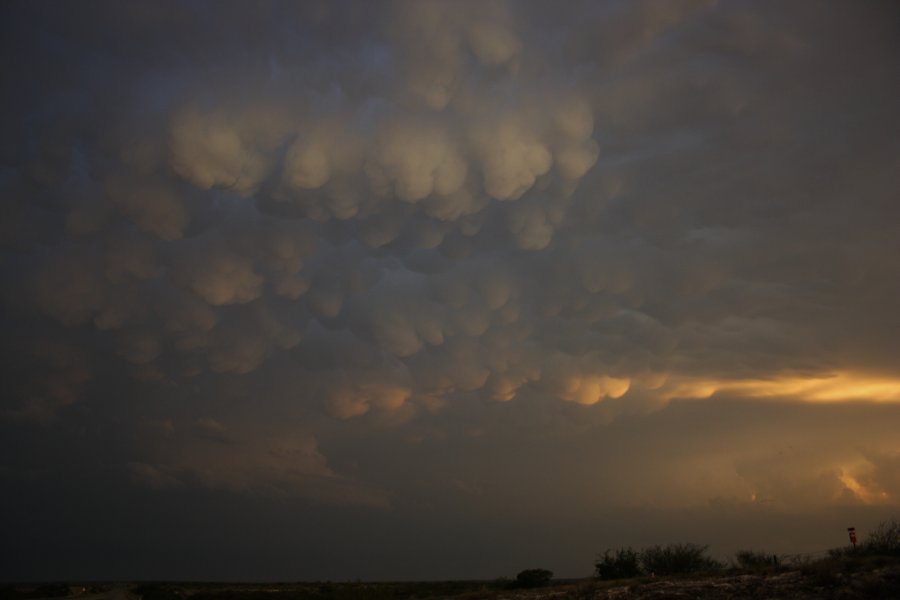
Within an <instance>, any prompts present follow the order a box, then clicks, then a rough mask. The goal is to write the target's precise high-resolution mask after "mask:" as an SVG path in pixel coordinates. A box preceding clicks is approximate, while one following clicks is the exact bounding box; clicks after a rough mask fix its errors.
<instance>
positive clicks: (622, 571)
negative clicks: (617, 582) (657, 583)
mask: <svg viewBox="0 0 900 600" xmlns="http://www.w3.org/2000/svg"><path fill="white" fill-rule="evenodd" d="M594 569H595V571H594V572H595V574H596V576H597V577H598V578H600V579H628V578H631V577H637V576H638V575H640V574H641V564H640V556H639V555H638V553H637V551H636V550H634V549H633V548H619V549H617V550H616V551H615V552H613V551H612V550H609V549H607V550H606V552H604V553H603V556H601V557H599V558H598V559H597V562H595V563H594Z"/></svg>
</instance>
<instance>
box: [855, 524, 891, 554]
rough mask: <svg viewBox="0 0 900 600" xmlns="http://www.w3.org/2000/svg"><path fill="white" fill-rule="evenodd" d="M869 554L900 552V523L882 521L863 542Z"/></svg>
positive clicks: (863, 546) (864, 548)
mask: <svg viewBox="0 0 900 600" xmlns="http://www.w3.org/2000/svg"><path fill="white" fill-rule="evenodd" d="M862 548H863V550H864V551H865V552H866V553H867V554H900V523H898V522H897V521H885V522H883V523H880V524H879V525H878V527H876V528H875V529H874V530H873V531H872V532H871V533H869V536H868V538H867V539H866V540H865V541H864V542H863V544H862Z"/></svg>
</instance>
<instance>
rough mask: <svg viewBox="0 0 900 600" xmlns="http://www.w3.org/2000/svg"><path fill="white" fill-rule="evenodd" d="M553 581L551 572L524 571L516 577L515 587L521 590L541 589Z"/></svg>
mask: <svg viewBox="0 0 900 600" xmlns="http://www.w3.org/2000/svg"><path fill="white" fill-rule="evenodd" d="M551 579H553V571H548V570H547V569H525V570H524V571H522V572H520V573H519V574H518V575H516V585H518V586H519V587H523V588H534V587H542V586H545V585H547V584H549V583H550V580H551Z"/></svg>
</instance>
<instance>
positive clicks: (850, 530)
mask: <svg viewBox="0 0 900 600" xmlns="http://www.w3.org/2000/svg"><path fill="white" fill-rule="evenodd" d="M847 533H849V534H850V543H851V544H853V547H854V548H856V527H848V528H847Z"/></svg>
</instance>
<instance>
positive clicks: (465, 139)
mask: <svg viewBox="0 0 900 600" xmlns="http://www.w3.org/2000/svg"><path fill="white" fill-rule="evenodd" d="M6 12H7V13H8V14H7V15H6V16H7V18H6V19H3V21H4V23H5V29H4V33H5V35H4V36H3V40H4V42H3V43H4V48H6V51H5V52H2V53H0V57H2V58H0V64H2V67H3V72H4V78H5V83H7V84H8V85H7V86H6V88H8V89H10V90H15V93H12V94H5V95H4V96H3V98H2V100H0V119H2V125H3V130H4V131H5V132H8V134H6V135H4V136H3V140H2V142H0V281H2V301H3V307H4V311H3V316H2V325H3V326H4V331H8V332H9V334H8V335H4V338H3V341H2V342H0V349H2V353H3V354H2V355H3V359H4V360H3V361H0V363H2V368H3V369H4V371H3V374H4V377H3V381H4V383H3V393H2V394H0V396H2V400H0V426H2V427H5V428H8V431H7V433H9V435H6V436H0V437H3V438H4V439H8V440H9V441H8V442H5V443H6V444H8V446H4V449H5V450H8V452H4V453H3V454H4V455H8V456H16V457H25V458H16V459H12V458H10V459H8V461H9V465H8V468H7V465H6V464H5V463H3V464H0V467H3V468H7V471H8V472H15V473H20V472H21V473H28V474H35V473H37V474H38V475H34V476H35V477H40V476H41V475H40V473H44V472H47V471H48V470H49V467H47V466H46V465H42V464H36V463H40V461H41V460H42V459H41V458H40V457H43V456H46V455H45V454H42V452H51V450H52V448H55V447H56V446H53V445H52V444H50V445H48V444H46V443H45V441H46V440H44V441H41V440H42V439H43V438H41V436H42V435H45V434H44V433H40V432H45V431H47V430H52V431H53V432H56V433H59V435H60V439H65V440H66V443H67V444H70V445H71V448H72V452H70V453H65V456H63V457H62V459H64V460H72V461H76V460H77V461H80V462H79V463H78V464H79V465H80V468H82V469H89V468H90V466H92V465H96V464H100V462H102V461H106V462H103V465H104V468H108V469H109V472H111V473H118V474H119V475H120V476H121V477H123V478H125V479H127V480H128V481H131V482H133V483H134V484H136V485H137V486H138V487H139V488H140V489H146V490H154V491H155V492H158V493H172V494H176V493H185V494H188V493H190V491H191V490H197V489H202V490H206V491H209V490H213V491H214V492H216V493H218V492H225V493H229V494H234V495H237V496H243V495H249V496H254V497H255V496H259V497H262V498H266V499H269V500H271V499H273V498H281V499H284V498H287V499H292V500H300V501H302V502H301V503H302V504H303V505H304V506H306V504H305V503H312V504H323V505H328V504H335V505H340V506H344V507H348V506H349V507H370V508H371V507H375V508H390V509H391V510H395V511H398V512H400V511H402V510H406V509H408V510H410V511H413V512H415V511H423V512H428V511H429V510H434V511H435V512H434V514H438V513H440V511H441V510H444V511H446V512H447V514H449V513H453V514H456V515H459V514H462V515H463V516H464V517H465V519H469V518H470V517H471V518H472V519H474V520H475V521H477V519H476V518H475V517H478V518H484V519H489V518H494V517H497V516H498V515H501V516H503V517H504V518H513V516H511V515H519V516H521V515H526V516H528V515H535V514H540V515H542V516H546V517H547V522H552V518H551V517H553V516H554V515H552V514H547V511H548V510H549V509H546V508H543V507H552V511H556V512H558V513H566V514H570V513H571V514H577V515H581V516H582V517H584V518H585V519H589V517H591V518H592V515H594V514H595V512H594V511H596V510H597V507H603V508H604V509H612V507H626V508H627V509H628V510H631V509H635V508H636V507H637V508H641V507H643V508H648V507H649V509H653V510H655V509H661V508H671V507H678V508H679V509H685V508H691V507H698V506H701V507H707V508H708V507H711V506H713V505H714V506H717V507H720V508H721V507H723V506H724V507H726V508H727V510H726V509H725V508H722V510H723V511H724V512H723V514H726V513H727V514H731V513H728V510H732V509H734V510H752V511H755V510H758V511H761V512H760V513H758V514H763V513H765V511H767V510H772V511H774V512H777V513H778V514H797V513H798V512H801V511H802V510H805V508H804V507H812V508H809V510H811V511H813V512H816V514H820V513H821V514H824V513H825V512H827V511H828V510H832V509H833V510H839V509H840V510H844V509H846V510H851V509H852V510H855V509H857V508H859V507H867V508H872V509H873V510H874V509H883V508H885V507H887V508H896V506H897V503H898V501H900V500H898V499H900V489H898V482H897V479H896V476H894V473H895V472H896V470H897V469H896V464H897V455H896V453H897V446H896V442H895V440H894V438H893V437H891V434H890V433H889V432H887V429H883V427H885V424H888V425H890V424H896V423H897V413H896V409H897V405H898V403H900V372H898V370H897V365H898V364H900V363H898V357H900V341H898V338H897V336H896V335H895V332H896V331H898V330H900V321H898V319H900V317H898V312H897V310H896V298H898V297H900V264H898V262H897V259H896V258H895V257H897V256H900V232H898V230H897V226H896V224H897V223H898V222H900V214H898V209H897V205H896V202H895V200H896V190H897V188H898V180H897V175H896V173H897V172H898V170H897V166H898V165H897V159H896V157H897V156H898V155H900V142H898V140H900V130H898V123H900V119H898V118H897V106H898V105H900V103H898V98H900V91H898V88H897V85H896V83H895V82H896V80H897V78H896V72H897V59H896V57H897V56H898V54H897V52H896V35H895V33H896V32H895V31H894V30H893V29H892V26H893V24H894V23H896V19H895V17H896V14H895V13H896V9H894V8H893V7H892V6H889V5H888V4H887V3H885V4H866V5H865V6H862V5H858V4H855V3H846V4H838V3H835V4H829V5H827V6H822V7H818V8H817V10H816V11H815V14H814V15H812V14H810V13H809V11H804V10H798V8H797V7H796V6H785V5H782V4H780V3H760V4H753V5H748V6H744V5H735V4H731V3H727V2H726V3H716V2H706V1H702V2H692V1H685V2H681V1H679V2H665V3H659V2H643V1H641V2H629V3H616V2H577V1H572V2H567V3H566V4H565V6H557V5H555V4H553V5H551V3H541V2H503V1H489V2H474V1H471V2H470V1H468V0H466V1H439V0H415V1H397V2H354V1H347V2H337V3H335V2H317V1H310V2H303V3H290V2H283V3H282V2H262V3H260V4H259V5H257V6H254V10H246V7H242V6H241V5H240V4H231V3H223V4H221V5H216V6H214V7H204V6H195V5H180V4H179V5H176V4H174V3H166V2H163V3H162V4H160V3H147V2H131V3H118V2H108V3H104V2H101V3H94V4H91V5H88V6H78V8H77V9H75V8H72V7H69V6H51V5H48V4H45V3H41V2H32V3H27V2H25V3H13V4H11V5H10V7H9V9H8V10H7V11H6ZM700 400H702V401H703V402H699V401H700ZM695 406H702V407H703V408H702V409H699V408H696V409H692V408H691V407H695ZM851 409H852V410H851ZM693 410H695V411H696V412H692V411H693ZM792 411H809V412H805V413H803V415H804V417H808V418H799V417H797V413H794V412H792ZM841 411H844V412H841ZM853 411H859V412H858V413H856V412H853ZM679 415H689V417H690V418H688V417H684V420H683V421H678V419H679V418H680V417H679ZM710 415H713V416H710ZM735 415H740V416H741V418H738V417H735ZM759 415H766V416H767V417H771V419H770V420H769V421H767V422H766V425H767V426H768V427H773V426H772V423H773V422H775V421H778V419H781V418H785V419H787V421H785V422H790V423H791V424H792V427H793V429H792V430H790V431H789V430H787V429H784V430H780V429H779V430H778V431H777V435H776V433H771V432H769V431H767V430H766V429H765V427H762V426H760V425H759V424H758V421H757V419H760V417H759ZM773 415H774V416H773ZM851 417H852V418H853V419H855V420H854V421H853V422H854V423H855V426H856V427H858V428H859V429H860V430H872V431H873V433H870V434H859V438H860V439H861V440H862V441H860V442H859V443H858V444H856V443H855V442H854V443H851V442H850V441H842V442H841V443H839V444H836V443H834V442H833V441H832V440H833V439H834V438H835V437H837V435H836V434H835V427H837V426H836V425H835V423H837V422H839V421H840V420H842V419H848V418H851ZM148 423H150V425H148ZM672 423H677V424H678V427H675V426H674V425H672ZM28 428H32V429H28ZM728 428H730V429H728ZM723 429H728V432H727V435H726V434H721V435H722V436H723V437H719V436H720V434H719V433H718V432H719V431H722V430H723ZM750 431H753V432H754V436H755V437H754V436H750V435H749V433H748V432H750ZM826 431H827V432H828V435H827V436H826V435H825V434H824V433H822V432H826ZM622 432H627V433H628V435H627V436H626V435H624V434H623V433H622ZM67 436H68V437H67ZM767 436H769V437H771V438H772V439H775V440H776V442H777V444H775V443H774V442H773V444H775V446H777V448H775V449H774V450H771V448H770V447H769V446H768V445H766V446H765V448H760V442H759V441H758V440H759V439H766V440H767V439H769V437H767ZM829 436H830V437H829ZM795 438H796V440H797V441H796V444H797V448H795V449H791V448H789V446H790V444H791V443H793V442H791V441H790V440H793V439H795ZM54 439H55V438H54ZM697 440H701V441H699V442H698V441H697ZM101 441H102V443H103V444H108V447H109V448H114V449H113V450H109V451H106V450H104V451H103V452H101V451H100V450H98V449H97V448H99V445H100V444H101ZM766 444H768V442H766ZM854 444H855V445H854ZM104 447H106V446H104ZM773 447H774V446H773ZM48 448H50V450H48ZM622 448H624V449H625V450H622ZM697 448H699V449H700V450H697ZM779 452H782V454H779ZM31 456H34V457H36V458H33V459H32V458H29V457H31ZM98 456H102V457H103V458H102V461H101V460H100V459H99V458H98ZM72 457H74V458H72ZM486 457H491V460H487V459H486ZM4 460H7V459H4ZM16 461H20V462H16ZM29 461H31V462H29ZM63 462H64V461H63ZM61 464H62V463H61ZM65 464H69V463H65ZM59 470H60V472H63V471H65V468H64V467H59ZM7 471H3V470H2V469H0V472H7ZM73 472H74V471H73ZM533 473H539V474H540V477H536V476H534V475H533ZM28 476H31V475H28ZM23 477H24V475H23ZM536 480H540V482H541V484H540V485H537V484H534V483H533V482H534V481H536ZM545 482H550V483H549V484H547V483H545ZM538 488H539V489H538ZM552 489H558V490H562V492H560V494H559V495H558V496H554V497H550V496H548V495H547V494H548V493H549V492H548V490H552ZM435 490H438V491H435ZM474 490H477V493H475V494H473V493H472V491H474ZM474 497H477V498H478V502H479V504H478V505H477V506H476V505H474V504H472V505H469V504H466V503H467V502H471V501H472V500H471V499H472V498H474ZM454 503H455V504H454ZM728 507H731V508H728ZM734 507H738V508H736V509H735V508H734ZM873 507H874V508H873ZM467 510H471V511H472V512H471V514H468V513H465V511H467ZM716 510H718V509H716ZM453 511H460V512H453ZM515 511H520V512H519V513H516V512H515ZM529 511H531V512H530V513H529ZM542 511H544V512H542ZM385 512H391V511H390V510H389V511H385ZM441 514H444V513H441ZM717 514H718V513H717ZM753 514H757V513H753ZM766 514H768V513H766ZM472 515H475V516H472ZM485 515H487V516H485ZM461 518H462V517H461ZM465 519H463V520H465ZM475 521H473V522H475Z"/></svg>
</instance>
